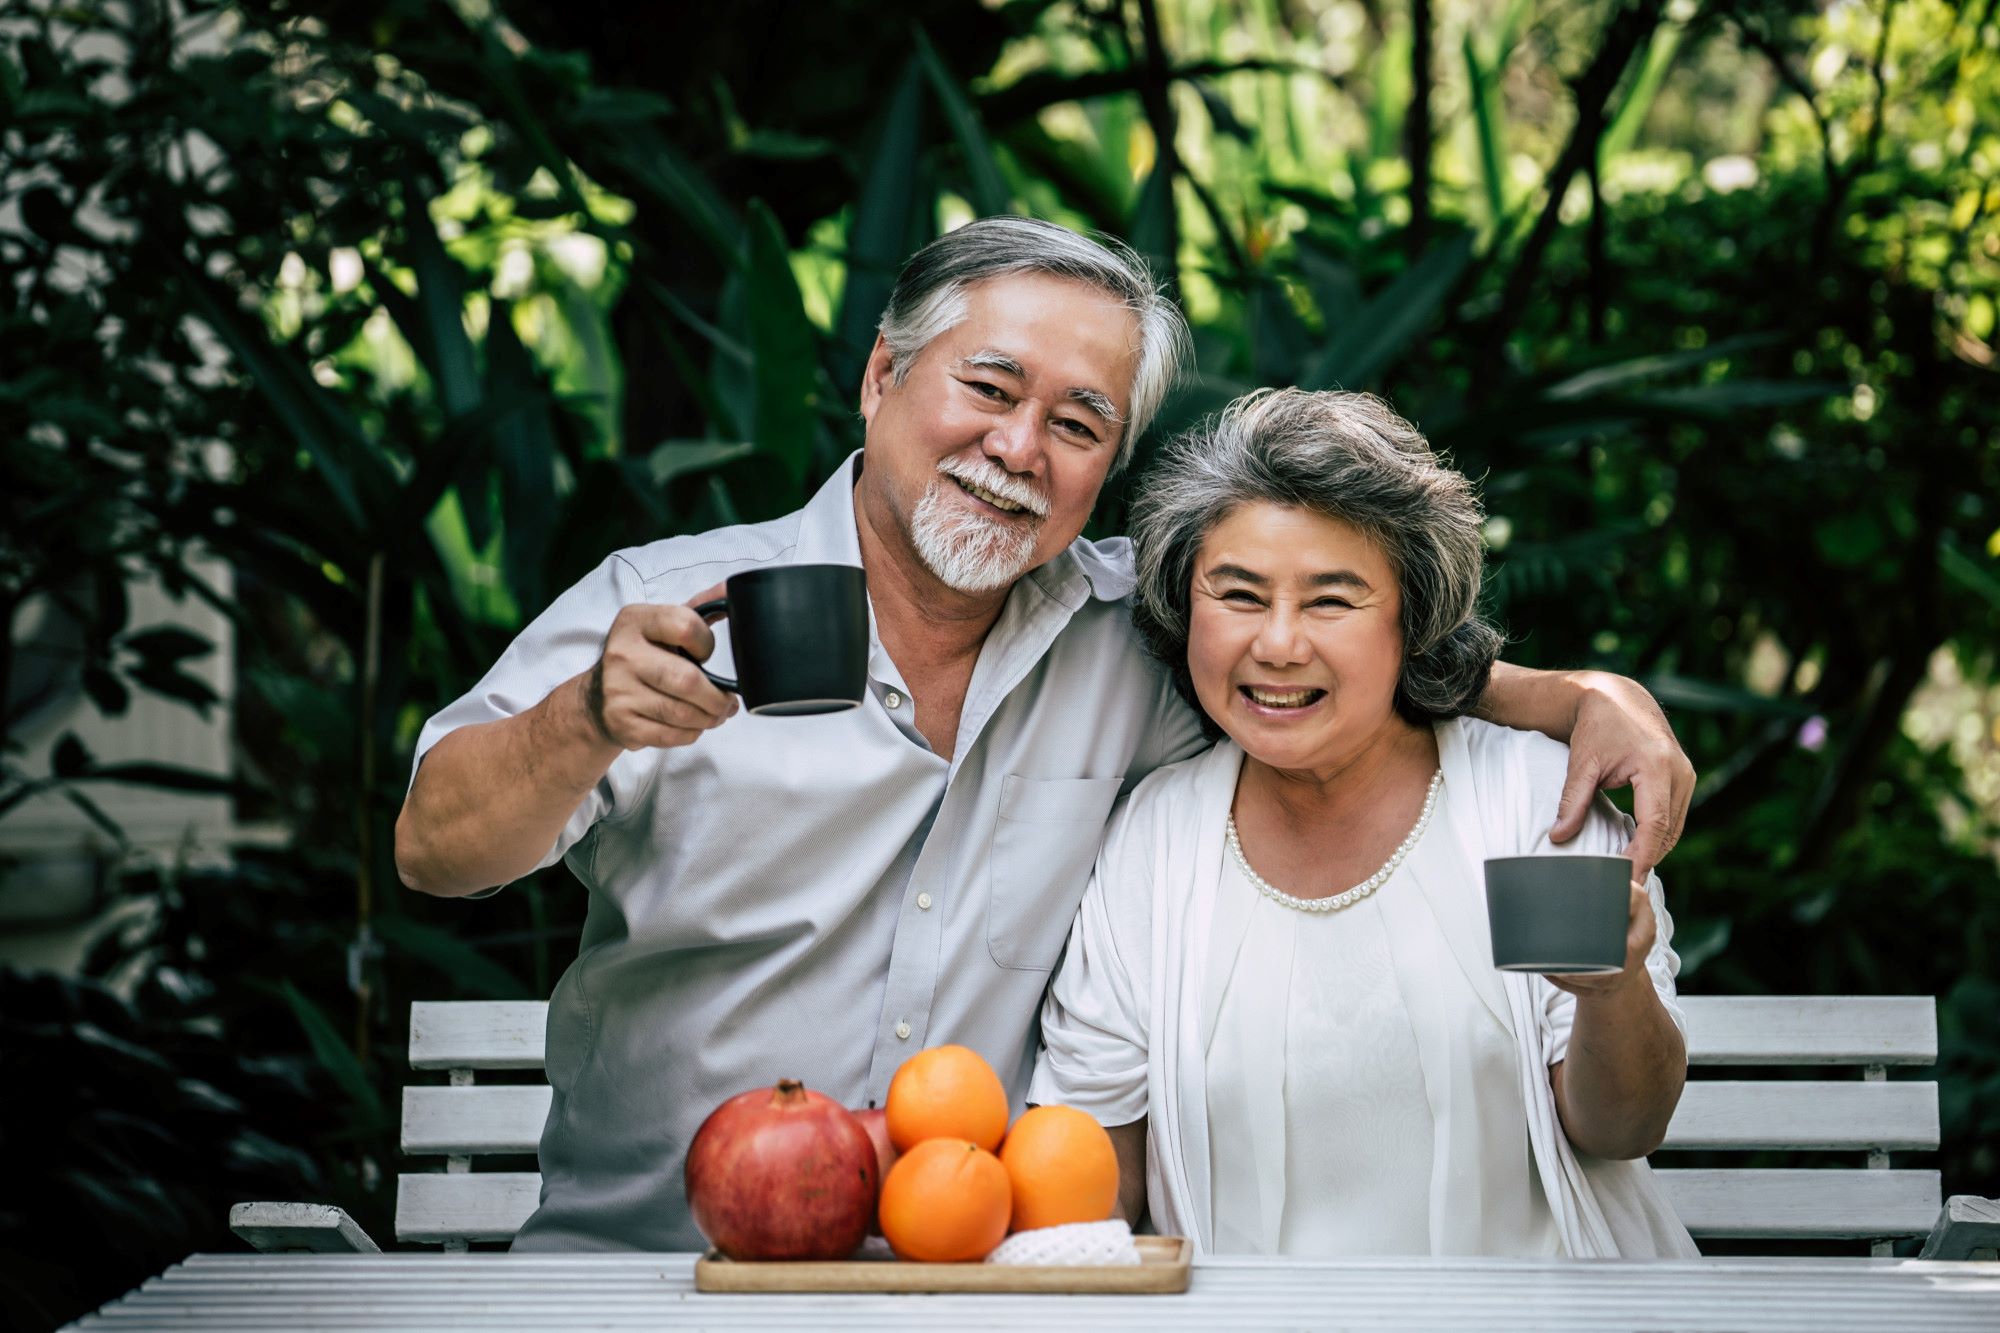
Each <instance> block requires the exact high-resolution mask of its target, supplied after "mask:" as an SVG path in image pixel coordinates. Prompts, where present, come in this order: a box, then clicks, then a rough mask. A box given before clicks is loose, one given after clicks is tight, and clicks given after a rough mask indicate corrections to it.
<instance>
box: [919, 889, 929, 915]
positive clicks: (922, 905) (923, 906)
mask: <svg viewBox="0 0 2000 1333" xmlns="http://www.w3.org/2000/svg"><path fill="white" fill-rule="evenodd" d="M917 910H918V911H920V912H928V911H930V910H931V896H930V895H929V894H928V893H920V894H918V895H917Z"/></svg>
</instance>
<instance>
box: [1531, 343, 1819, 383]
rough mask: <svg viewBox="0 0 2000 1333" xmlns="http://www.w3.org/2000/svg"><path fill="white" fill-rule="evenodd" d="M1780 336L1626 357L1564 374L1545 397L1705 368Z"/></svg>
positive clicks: (1752, 349) (1764, 344)
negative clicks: (1700, 367)
mask: <svg viewBox="0 0 2000 1333" xmlns="http://www.w3.org/2000/svg"><path fill="white" fill-rule="evenodd" d="M1784 337H1785V335H1784V334H1782V333H1775V332H1771V333H1745V334H1739V335H1738V336H1736V337H1734V338H1723V339H1720V340H1719V341H1717V342H1713V343H1710V344H1707V345H1706V346H1703V347H1696V348H1691V349H1687V350H1684V351H1678V352H1662V353H1660V354H1658V355H1655V356H1635V357H1630V358H1628V359H1626V360H1623V361H1614V362H1612V363H1610V364H1608V365H1602V366H1593V367H1591V368H1590V369H1588V370H1584V371H1579V372H1577V373H1575V374H1573V375H1568V376H1566V377H1564V378H1563V379H1561V380H1558V381H1557V382H1556V383H1554V384H1551V385H1550V386H1549V387H1548V389H1547V390H1545V394H1546V396H1547V397H1549V398H1555V399H1569V398H1588V397H1590V396H1592V395H1594V394H1599V393H1602V392H1604V391H1605V390H1606V389H1615V388H1621V387H1623V386H1626V385H1629V384H1633V383H1637V382H1638V381H1641V380H1649V379H1657V378H1658V377H1660V376H1661V375H1669V374H1672V373H1673V372H1675V371H1677V370H1688V369H1691V368H1693V367H1696V366H1705V365H1708V364H1709V363H1711V362H1714V361H1720V360H1723V359H1725V358H1728V357H1733V356H1736V355H1737V354H1739V353H1742V352H1753V351H1757V350H1759V349H1761V348H1765V347H1770V346H1772V345H1774V344H1776V343H1778V342H1780V341H1781V340H1783V338H1784Z"/></svg>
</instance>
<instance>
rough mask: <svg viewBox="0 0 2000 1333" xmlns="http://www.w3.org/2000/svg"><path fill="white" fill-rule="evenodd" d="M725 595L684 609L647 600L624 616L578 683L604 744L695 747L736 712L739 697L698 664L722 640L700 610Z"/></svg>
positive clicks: (718, 591)
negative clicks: (599, 654)
mask: <svg viewBox="0 0 2000 1333" xmlns="http://www.w3.org/2000/svg"><path fill="white" fill-rule="evenodd" d="M720 596H722V585H721V584H717V585H716V586H715V587H713V588H710V589H709V590H708V591H707V592H705V593H703V594H701V595H700V596H699V597H696V598H694V599H693V600H692V601H690V602H689V603H688V604H687V605H685V606H674V605H670V604H659V603H647V602H642V603H635V604H633V605H631V606H628V607H625V608H624V609H623V610H621V611H620V612H619V613H618V617H617V619H615V620H613V621H612V622H611V632H610V633H609V634H607V635H605V636H604V653H603V656H601V657H599V658H598V661H597V665H596V666H595V667H594V668H592V669H591V670H590V671H588V672H586V673H585V674H584V675H582V676H579V677H578V678H577V680H578V681H579V683H580V684H581V687H582V690H583V699H584V711H585V713H586V714H587V715H588V716H589V718H590V720H591V721H592V722H593V723H594V724H595V725H596V727H597V731H598V733H599V734H600V735H601V736H602V737H603V738H604V739H605V740H607V741H610V742H612V743H613V744H615V745H618V746H620V747H622V748H624V749H626V750H642V749H645V748H647V747H648V746H660V747H670V746H676V745H692V744H693V743H694V742H695V740H696V738H698V737H699V736H700V735H701V733H702V732H704V731H707V730H708V729H709V728H711V727H719V726H721V725H722V723H723V722H724V721H725V720H726V719H727V718H729V717H730V716H731V715H733V714H734V713H735V712H736V708H737V701H736V697H735V696H734V695H731V694H729V693H727V692H725V691H723V690H721V689H718V688H717V687H716V686H715V685H714V684H713V683H711V682H710V681H709V679H708V677H707V676H704V675H703V674H702V672H701V668H700V667H699V666H697V665H696V663H698V662H705V661H707V660H708V658H709V655H710V654H711V653H713V652H714V651H715V635H714V634H712V633H711V632H710V631H709V628H708V625H707V624H706V623H705V622H704V621H703V620H702V618H701V617H700V616H698V615H696V614H695V613H694V608H695V607H696V606H697V605H699V604H701V603H702V602H705V601H709V600H711V599H713V598H716V597H720Z"/></svg>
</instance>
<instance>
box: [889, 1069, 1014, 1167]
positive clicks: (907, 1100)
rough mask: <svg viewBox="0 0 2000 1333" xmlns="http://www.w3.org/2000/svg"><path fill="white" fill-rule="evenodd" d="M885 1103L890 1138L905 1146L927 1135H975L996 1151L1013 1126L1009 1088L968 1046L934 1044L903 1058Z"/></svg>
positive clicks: (906, 1148) (981, 1143) (974, 1138)
mask: <svg viewBox="0 0 2000 1333" xmlns="http://www.w3.org/2000/svg"><path fill="white" fill-rule="evenodd" d="M884 1109H886V1110H887V1111H888V1113H889V1141H890V1142H891V1143H893V1144H895V1145H896V1147H897V1149H898V1150H899V1151H902V1152H908V1151H909V1150H910V1149H912V1148H914V1147H916V1146H917V1145H918V1144H919V1143H922V1142H923V1141H924V1140H925V1139H970V1140H972V1142H974V1143H976V1144H978V1145H979V1146H980V1147H982V1148H984V1149H986V1151H988V1152H992V1151H993V1150H994V1149H995V1148H997V1147H999V1146H1000V1139H1001V1136H1003V1135H1004V1134H1006V1132H1007V1089H1005V1088H1003V1087H1001V1086H1000V1076H999V1075H998V1074H996V1073H994V1072H993V1066H992V1065H989V1064H987V1063H986V1062H985V1061H984V1060H982V1059H980V1058H979V1054H978V1052H976V1051H970V1050H967V1049H966V1048H965V1047H963V1046H933V1047H931V1048H930V1049H929V1050H927V1051H918V1052H917V1053H916V1054H915V1055H913V1056H911V1057H910V1058H909V1059H907V1060H905V1061H903V1067H902V1068H901V1069H898V1070H897V1071H896V1076H895V1077H894V1078H892V1079H890V1080H889V1099H888V1102H887V1103H886V1105H885V1108H884Z"/></svg>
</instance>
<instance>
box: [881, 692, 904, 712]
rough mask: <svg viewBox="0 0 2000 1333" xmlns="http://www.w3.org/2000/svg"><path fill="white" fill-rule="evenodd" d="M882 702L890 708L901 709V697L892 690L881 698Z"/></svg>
mask: <svg viewBox="0 0 2000 1333" xmlns="http://www.w3.org/2000/svg"><path fill="white" fill-rule="evenodd" d="M882 702H883V703H885V704H887V705H889V707H891V708H901V707H902V706H903V696H902V695H900V694H898V693H896V692H895V691H894V690H890V691H889V692H888V693H887V694H885V695H883V696H882Z"/></svg>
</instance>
